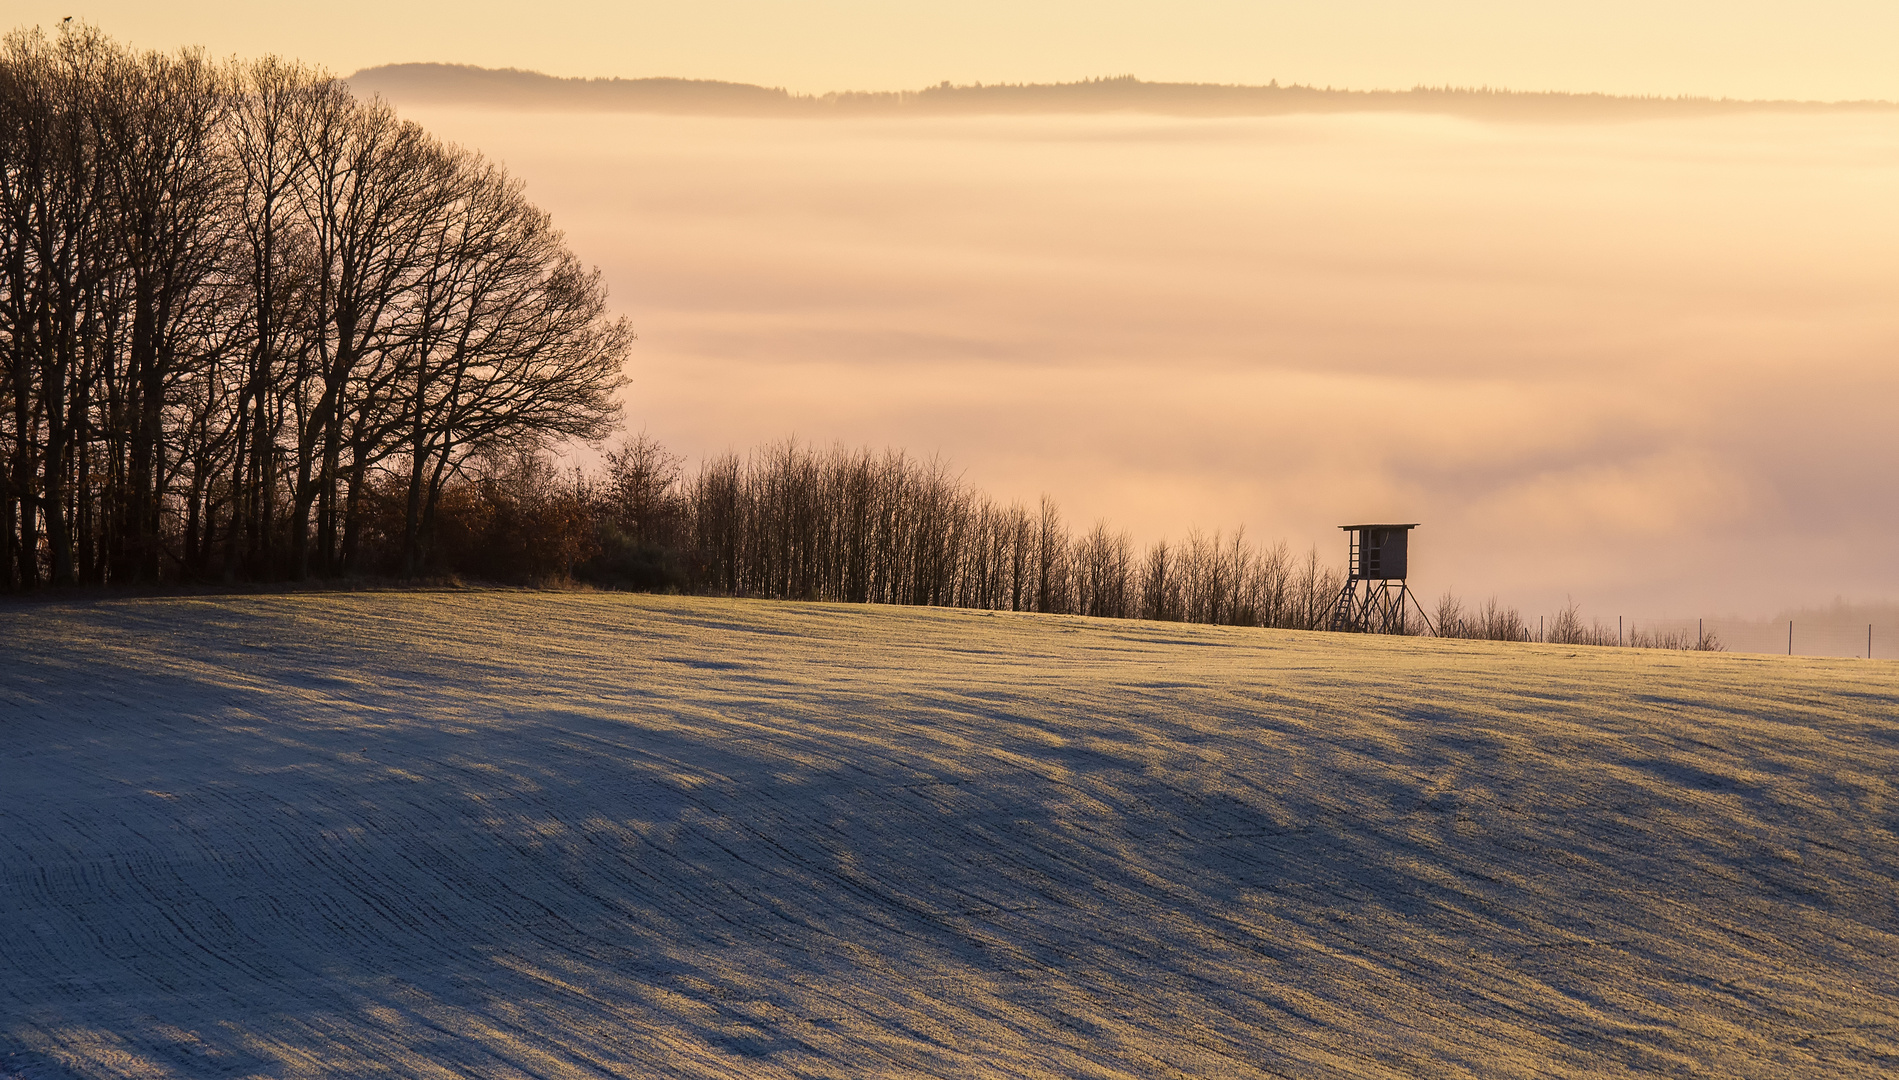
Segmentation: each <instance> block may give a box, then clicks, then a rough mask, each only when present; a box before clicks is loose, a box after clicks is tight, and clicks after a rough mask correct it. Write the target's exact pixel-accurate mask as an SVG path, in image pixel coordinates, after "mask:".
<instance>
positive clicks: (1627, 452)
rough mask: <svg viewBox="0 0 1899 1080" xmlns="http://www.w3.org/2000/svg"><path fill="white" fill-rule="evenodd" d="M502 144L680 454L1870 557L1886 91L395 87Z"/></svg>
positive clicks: (1613, 595)
mask: <svg viewBox="0 0 1899 1080" xmlns="http://www.w3.org/2000/svg"><path fill="white" fill-rule="evenodd" d="M404 113H405V115H408V116H410V117H412V118H414V119H416V120H419V121H420V122H421V123H423V124H424V125H425V126H426V127H428V128H429V129H430V130H432V131H434V132H435V133H437V134H439V135H441V136H443V137H445V138H448V139H452V140H454V141H458V142H461V143H464V144H467V145H470V146H473V147H477V148H479V149H481V150H483V151H485V152H487V153H488V154H489V155H491V156H493V157H497V158H500V159H502V160H504V161H505V162H506V163H507V165H508V167H509V168H510V169H511V170H512V171H513V172H514V173H515V174H517V175H519V176H522V177H524V178H526V180H527V182H528V185H529V191H530V194H531V196H532V197H533V198H534V199H535V200H536V201H537V202H538V203H539V204H540V205H542V206H543V207H545V208H547V209H549V210H551V211H552V212H553V213H554V215H555V217H556V220H557V221H558V222H559V224H560V225H561V226H562V227H563V228H564V229H565V230H566V232H567V234H568V236H569V238H570V240H571V242H572V244H573V246H574V247H575V249H576V250H577V251H579V253H580V254H581V255H582V257H583V258H585V259H586V260H588V261H590V262H595V263H598V264H599V265H600V266H601V267H602V268H603V269H604V270H605V271H606V273H607V275H608V279H609V281H610V283H611V286H612V289H613V293H614V296H615V298H616V300H617V303H618V304H619V306H620V307H621V309H622V310H624V311H625V312H627V313H628V314H629V315H630V316H631V318H632V320H633V322H634V323H635V325H636V326H637V328H638V330H639V333H640V338H641V340H640V342H639V344H638V345H637V347H636V357H635V361H634V366H633V368H632V371H631V375H632V376H633V379H634V382H633V385H632V387H631V389H630V392H629V394H628V397H627V402H628V418H629V421H630V426H631V427H632V428H634V429H638V428H640V427H641V426H644V427H645V428H646V429H647V430H648V431H649V432H651V433H652V434H654V435H655V436H657V437H658V438H659V439H660V440H661V441H663V442H664V443H666V444H667V445H668V446H670V447H673V448H674V449H676V450H679V451H681V452H684V453H686V454H687V455H689V457H690V458H691V459H692V460H694V461H696V460H697V459H698V458H699V457H700V456H702V455H705V454H709V453H716V452H720V451H723V450H726V449H728V448H735V449H741V450H742V449H745V448H748V447H751V446H753V445H756V444H759V443H763V442H767V441H770V440H773V439H777V438H781V437H783V436H786V435H791V434H796V435H797V436H798V437H800V438H802V439H806V440H812V441H816V442H820V443H829V442H832V441H840V440H841V441H843V442H846V443H851V444H871V445H874V446H885V445H890V446H901V447H905V448H907V449H909V450H910V451H912V452H914V453H917V454H920V455H928V454H931V453H940V454H942V455H944V456H946V457H947V458H949V459H951V460H952V461H953V462H954V463H955V464H956V465H957V466H958V467H959V468H960V469H961V470H962V471H963V473H964V475H965V476H966V478H967V479H968V480H969V481H970V482H971V483H973V484H975V485H977V486H980V487H982V488H984V489H986V490H988V491H990V492H991V493H993V494H995V495H998V496H1001V497H1004V498H1019V499H1023V500H1032V499H1034V498H1036V497H1037V496H1038V495H1039V494H1040V493H1042V492H1048V493H1050V494H1052V495H1053V496H1055V497H1056V498H1057V499H1058V500H1059V501H1060V503H1061V505H1062V507H1063V509H1064V510H1065V511H1066V513H1067V514H1068V516H1069V518H1070V520H1071V521H1073V522H1075V523H1076V524H1079V525H1088V524H1091V523H1092V522H1093V521H1094V520H1095V519H1097V518H1107V519H1109V520H1110V521H1111V522H1114V523H1116V524H1118V525H1121V526H1124V527H1126V528H1128V529H1129V530H1131V531H1132V532H1133V533H1134V534H1135V536H1136V538H1137V539H1141V540H1147V539H1152V538H1156V537H1159V536H1162V535H1176V536H1177V535H1180V534H1181V533H1184V532H1185V531H1186V530H1187V529H1188V528H1189V527H1192V526H1198V527H1200V528H1202V529H1205V530H1208V531H1211V530H1213V529H1216V528H1222V529H1231V528H1232V527H1233V526H1235V525H1241V524H1244V525H1245V526H1246V529H1247V532H1248V535H1249V536H1254V537H1259V538H1265V539H1272V538H1279V537H1284V538H1286V539H1288V540H1290V541H1291V542H1292V543H1293V544H1294V545H1295V546H1298V547H1301V548H1303V547H1304V546H1305V545H1308V544H1312V543H1318V544H1319V545H1320V549H1321V551H1322V553H1323V554H1325V555H1326V556H1328V557H1331V558H1334V559H1336V558H1338V557H1340V556H1342V553H1343V541H1342V539H1341V534H1340V533H1338V532H1337V531H1336V529H1335V528H1334V526H1336V525H1338V524H1340V523H1344V522H1354V521H1367V520H1372V521H1377V520H1399V521H1419V522H1422V523H1423V525H1424V527H1423V529H1422V530H1420V532H1419V533H1418V534H1416V538H1415V541H1414V543H1415V548H1414V552H1415V554H1414V556H1413V567H1414V573H1415V576H1414V578H1413V584H1414V585H1415V586H1417V587H1418V588H1419V589H1420V590H1421V591H1423V592H1424V593H1426V594H1428V595H1431V596H1434V595H1435V594H1436V593H1438V592H1440V591H1442V590H1443V589H1445V588H1453V589H1455V590H1457V591H1458V592H1459V593H1461V594H1464V595H1466V596H1467V597H1469V598H1477V597H1482V596H1487V595H1490V594H1493V593H1494V594H1497V595H1498V596H1500V597H1501V598H1502V599H1503V600H1504V601H1505V602H1507V603H1515V604H1521V605H1524V606H1525V607H1526V608H1527V609H1530V610H1549V609H1550V608H1551V607H1552V606H1554V605H1558V604H1561V603H1562V602H1563V600H1564V598H1565V596H1573V597H1574V598H1575V599H1576V600H1577V601H1578V602H1579V603H1581V604H1582V605H1583V607H1584V611H1585V612H1586V613H1593V614H1606V615H1607V616H1608V617H1609V618H1610V619H1611V620H1613V618H1614V615H1615V614H1616V613H1617V612H1627V613H1630V614H1639V615H1648V616H1659V615H1663V614H1675V615H1693V614H1696V613H1702V612H1705V613H1708V614H1715V613H1720V612H1751V613H1757V614H1760V615H1767V614H1770V613H1771V612H1772V611H1773V610H1775V609H1776V608H1779V607H1781V606H1787V605H1795V604H1801V603H1809V602H1824V601H1827V600H1829V599H1831V598H1832V597H1834V596H1836V595H1843V596H1845V597H1846V598H1847V599H1848V600H1854V601H1857V600H1870V599H1875V598H1879V597H1890V596H1892V595H1894V594H1895V593H1899V558H1895V555H1899V551H1896V550H1895V548H1896V545H1895V543H1894V539H1893V538H1894V536H1895V534H1896V533H1899V499H1895V498H1894V495H1895V482H1894V475H1895V465H1899V445H1896V443H1899V440H1896V439H1895V424H1894V408H1895V402H1896V401H1899V395H1896V394H1895V391H1899V295H1895V292H1896V289H1899V200H1895V199H1894V198H1893V193H1894V192H1895V191H1899V118H1895V117H1894V116H1893V115H1891V114H1885V115H1879V114H1865V115H1858V116H1852V115H1847V116H1791V115H1775V114H1772V113H1760V114H1747V115H1739V116H1729V117H1721V118H1710V119H1698V120H1687V121H1681V120H1674V121H1646V122H1638V123H1626V124H1571V125H1548V126H1538V125H1530V124H1522V125H1518V124H1492V123H1483V122H1476V121H1469V120H1459V119H1450V118H1436V117H1428V116H1425V117H1419V116H1407V117H1399V116H1385V115H1333V116H1292V117H1268V118H1240V119H1181V118H1166V117H1154V116H1139V115H1105V116H1103V115H1094V116H1085V115H1084V116H1059V117H1054V116H1051V117H1034V116H1031V117H1021V116H1016V117H968V116H963V117H937V118H921V117H881V118H861V119H855V120H851V119H844V120H829V119H825V120H812V119H780V120H759V119H733V118H716V117H694V116H648V115H623V114H609V115H603V114H599V113H588V114H563V113H541V112H537V113H527V112H520V113H515V112H500V111H484V110H479V109H471V108H461V107H453V108H451V107H442V106H430V107H426V108H408V109H405V110H404Z"/></svg>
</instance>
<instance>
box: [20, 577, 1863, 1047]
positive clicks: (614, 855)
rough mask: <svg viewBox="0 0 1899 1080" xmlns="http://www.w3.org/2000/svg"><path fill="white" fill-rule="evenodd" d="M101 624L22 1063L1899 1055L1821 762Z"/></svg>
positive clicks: (55, 680)
mask: <svg viewBox="0 0 1899 1080" xmlns="http://www.w3.org/2000/svg"><path fill="white" fill-rule="evenodd" d="M115 618H116V619H118V622H117V623H115V624H114V625H115V629H114V631H113V634H108V635H106V636H104V637H96V636H94V637H87V638H85V640H86V641H87V642H88V643H89V647H91V648H92V651H91V652H90V653H89V654H88V653H86V652H84V651H81V652H77V653H76V652H74V651H73V649H71V648H70V645H71V642H70V641H67V642H65V643H64V644H62V642H61V641H59V640H57V635H45V636H44V637H45V640H42V641H40V642H39V643H38V644H33V645H16V646H14V647H13V648H12V649H10V650H9V654H8V657H7V662H6V664H5V665H4V666H0V717H4V720H3V721H0V722H4V724H5V725H6V734H7V739H8V745H9V752H10V754H11V755H12V759H13V761H14V762H15V763H17V767H15V768H12V769H9V770H7V772H6V774H5V777H4V779H0V797H3V798H4V803H0V826H3V827H4V835H5V837H6V840H5V842H6V844H7V848H6V851H7V856H6V859H5V864H4V880H3V881H0V884H4V889H3V890H0V926H6V927H10V928H12V929H10V930H9V931H7V932H6V933H5V934H4V936H0V1001H4V1002H5V1008H4V1010H0V1015H3V1016H4V1019H5V1025H6V1026H5V1029H4V1036H5V1038H6V1040H7V1043H6V1044H5V1045H4V1052H6V1053H9V1054H11V1055H12V1056H11V1057H10V1058H0V1062H5V1063H7V1067H9V1068H12V1069H13V1070H14V1071H16V1072H20V1073H22V1074H23V1075H58V1074H60V1073H61V1072H63V1071H71V1072H73V1073H76V1074H80V1075H106V1074H109V1073H134V1074H144V1075H156V1076H168V1075H175V1076H225V1075H228V1076H239V1075H253V1074H263V1075H285V1076H290V1075H364V1074H368V1073H372V1072H373V1073H378V1074H384V1075H418V1076H419V1075H425V1074H430V1073H432V1072H434V1071H437V1070H441V1069H447V1070H450V1071H452V1072H455V1073H460V1074H465V1075H484V1076H489V1075H491V1076H511V1075H537V1076H555V1075H613V1076H622V1075H680V1076H716V1075H731V1076H771V1075H812V1076H820V1075H863V1074H866V1073H886V1074H926V1075H940V1076H962V1075H971V1074H973V1073H981V1072H983V1071H984V1070H989V1071H991V1072H993V1073H994V1074H995V1075H1060V1076H1090V1075H1102V1076H1107V1075H1174V1074H1178V1073H1182V1072H1184V1073H1187V1074H1190V1075H1278V1074H1296V1075H1313V1076H1318V1075H1335V1074H1338V1073H1357V1074H1361V1075H1386V1074H1406V1073H1418V1072H1429V1073H1431V1074H1433V1075H1458V1074H1460V1073H1468V1074H1474V1075H1516V1074H1530V1073H1541V1074H1544V1075H1552V1074H1553V1075H1565V1074H1574V1075H1602V1074H1605V1073H1607V1074H1613V1073H1616V1072H1620V1071H1629V1072H1640V1071H1659V1070H1673V1071H1685V1072H1694V1071H1697V1070H1704V1069H1706V1070H1711V1071H1713V1072H1716V1073H1721V1072H1726V1073H1728V1074H1730V1075H1745V1074H1748V1073H1749V1072H1750V1071H1752V1070H1755V1069H1758V1068H1759V1067H1760V1065H1761V1063H1762V1062H1771V1063H1774V1067H1775V1069H1777V1070H1779V1071H1781V1073H1782V1074H1784V1075H1797V1074H1800V1073H1802V1072H1806V1073H1810V1074H1813V1075H1825V1074H1831V1075H1851V1074H1852V1073H1854V1072H1861V1073H1865V1074H1868V1075H1872V1074H1875V1073H1877V1072H1879V1071H1881V1070H1884V1069H1887V1068H1890V1067H1892V1066H1894V1065H1895V1064H1899V1051H1896V1050H1895V1036H1896V1035H1899V1028H1895V1006H1894V1002H1895V1001H1899V983H1895V965H1894V960H1893V958H1894V956H1895V955H1896V954H1899V937H1896V936H1895V933H1894V931H1895V929H1896V928H1899V917H1896V916H1895V907H1894V899H1893V894H1892V891H1891V880H1892V872H1893V870H1894V868H1895V867H1899V859H1895V857H1894V852H1895V847H1894V840H1893V837H1892V831H1891V826H1892V824H1893V818H1892V815H1891V810H1890V809H1889V808H1888V806H1889V804H1885V803H1881V802H1879V801H1878V798H1877V796H1878V795H1879V792H1880V791H1882V790H1883V789H1880V788H1877V787H1876V786H1875V785H1874V781H1873V780H1872V779H1870V778H1866V777H1863V776H1862V774H1860V773H1858V772H1855V771H1853V769H1850V768H1847V767H1846V766H1847V764H1848V763H1846V762H1842V761H1840V760H1837V754H1838V751H1837V749H1828V748H1827V747H1825V746H1820V745H1818V744H1815V743H1812V742H1808V743H1801V744H1798V745H1795V744H1793V743H1789V744H1788V745H1787V746H1781V747H1778V748H1776V747H1775V746H1771V745H1761V746H1752V747H1750V746H1747V745H1744V743H1745V740H1744V739H1742V738H1741V737H1740V736H1739V735H1736V736H1735V737H1734V738H1731V739H1727V740H1725V741H1723V740H1719V739H1709V738H1708V737H1707V736H1708V731H1707V730H1706V729H1705V728H1698V729H1696V730H1697V732H1698V734H1696V735H1694V736H1693V737H1686V736H1684V737H1680V738H1676V737H1673V736H1669V737H1666V738H1661V737H1657V738H1650V739H1634V740H1630V739H1621V740H1614V741H1609V742H1604V743H1600V744H1588V743H1586V740H1584V737H1583V736H1582V735H1578V734H1577V733H1576V731H1575V730H1561V729H1559V727H1549V728H1537V727H1536V726H1535V725H1534V724H1531V725H1529V726H1527V727H1526V726H1525V723H1524V722H1522V721H1516V722H1515V726H1514V727H1513V726H1511V724H1510V723H1506V722H1505V721H1503V720H1500V719H1499V718H1498V717H1496V716H1487V717H1486V718H1485V719H1484V721H1483V723H1481V724H1479V723H1476V722H1474V721H1473V720H1472V717H1471V716H1470V715H1469V714H1468V713H1467V712H1466V711H1464V707H1463V706H1462V705H1459V704H1458V703H1457V700H1456V693H1455V692H1454V691H1453V690H1452V689H1450V688H1446V690H1445V692H1444V695H1443V697H1444V700H1445V702H1446V703H1445V704H1443V705H1442V706H1441V707H1435V708H1432V709H1420V708H1418V706H1417V704H1416V699H1417V695H1413V696H1412V697H1411V698H1407V699H1406V703H1404V704H1402V705H1394V704H1387V703H1382V702H1381V701H1380V700H1378V699H1376V698H1375V697H1358V698H1355V699H1354V698H1351V697H1350V696H1348V695H1338V696H1335V697H1331V698H1328V697H1325V696H1324V695H1322V694H1321V695H1317V696H1314V694H1311V693H1307V694H1305V695H1304V696H1301V693H1302V692H1295V691H1293V690H1287V691H1286V692H1285V693H1284V695H1283V696H1262V697H1258V698H1256V699H1254V700H1250V701H1246V700H1236V699H1233V698H1229V697H1221V696H1219V695H1208V694H1204V693H1199V692H1197V691H1195V690H1194V689H1193V688H1191V687H1185V688H1178V689H1170V690H1167V691H1165V692H1162V691H1159V690H1154V689H1152V688H1149V689H1148V690H1145V691H1139V690H1133V689H1126V688H1123V690H1121V691H1117V692H1116V693H1114V694H1110V695H1108V696H1106V697H1100V698H1090V697H1088V696H1087V694H1088V693H1089V692H1090V690H1089V688H1088V687H1087V686H1084V685H1081V684H1079V683H1077V684H1076V685H1074V686H1070V687H1067V688H1065V689H1064V688H1061V687H1057V688H1056V689H1055V690H1054V691H1051V690H1050V689H1049V688H1047V687H1040V686H1007V685H1003V686H996V685H992V684H989V683H986V682H985V681H984V680H983V679H962V677H960V676H958V675H957V674H956V673H954V672H949V673H945V674H944V675H942V676H941V677H940V678H936V679H933V680H930V681H927V682H926V681H925V680H922V679H913V680H906V681H903V682H901V683H893V684H890V685H881V684H875V681H874V679H872V678H871V676H868V675H864V676H861V677H859V678H858V680H857V681H856V682H843V683H839V684H837V685H832V686H828V687H821V688H814V689H812V690H810V691H809V692H797V691H787V690H784V689H782V687H784V686H785V685H787V684H790V685H799V684H800V683H799V680H798V679H797V678H795V677H792V676H790V675H786V674H785V673H782V672H779V673H775V674H774V675H773V679H772V681H773V685H774V686H777V687H780V689H772V690H769V691H768V690H765V689H761V686H762V685H763V684H762V683H760V682H755V681H748V676H747V671H748V670H749V669H748V668H747V666H746V665H745V664H743V663H740V662H736V661H735V662H733V663H732V664H730V665H728V666H726V667H717V666H703V667H700V668H697V669H693V674H691V675H690V679H695V680H701V681H700V682H697V683H690V684H687V683H682V682H679V681H677V680H676V679H675V681H673V682H670V683H667V684H663V685H658V686H654V685H647V684H643V683H639V682H638V680H632V681H631V682H630V683H629V681H628V680H625V679H620V680H619V681H617V682H616V681H615V678H614V677H613V673H612V672H605V671H596V670H588V669H586V668H585V667H584V666H575V664H577V663H578V661H576V662H575V663H574V664H567V665H565V666H559V665H557V666H556V667H557V670H550V671H541V672H534V671H530V672H529V673H528V674H526V675H523V674H522V673H521V672H520V671H519V670H512V669H509V668H507V666H506V664H505V663H504V662H503V660H501V659H497V658H494V657H493V656H491V655H487V654H484V655H483V656H482V657H478V658H475V659H469V658H466V657H460V656H435V655H427V654H423V653H419V652H416V651H413V650H409V651H405V650H402V649H388V648H381V647H376V646H375V642H377V641H378V640H379V639H378V638H377V637H376V635H377V633H378V632H379V631H378V630H377V628H376V627H374V626H366V627H364V628H362V629H361V630H360V633H359V635H358V636H357V637H356V638H353V639H352V640H351V641H349V642H345V643H339V642H337V641H334V640H328V639H317V638H313V637H310V636H308V635H307V634H306V633H302V632H299V631H297V630H296V629H295V628H294V627H292V628H290V629H286V628H285V626H284V624H283V622H282V620H281V619H272V618H264V617H261V616H260V617H258V618H257V619H256V620H254V623H247V622H246V621H245V620H244V619H243V618H242V617H241V616H239V615H233V614H232V613H230V612H226V611H220V612H216V613H215V617H211V616H209V615H207V616H206V617H205V618H204V619H203V620H200V621H195V622H193V621H187V622H186V623H185V624H184V625H182V626H180V625H178V624H177V623H176V622H175V621H167V622H163V623H162V624H155V625H153V626H151V627H146V628H141V627H139V626H137V625H136V624H134V625H131V626H130V627H127V626H126V625H125V623H126V621H127V620H125V619H124V618H123V616H122V615H115ZM69 630H70V632H71V633H72V634H74V635H87V634H93V635H97V634H99V633H101V632H102V631H101V630H100V627H99V626H98V625H97V624H96V621H94V622H88V620H87V617H86V615H85V613H84V612H83V611H81V612H80V613H79V614H78V615H76V616H75V617H74V618H73V619H72V621H71V626H70V627H69ZM392 633H393V631H392ZM114 635H118V636H114ZM141 650H143V651H141ZM154 657H156V658H157V659H158V661H159V662H156V663H154V662H153V658H154ZM669 678H670V677H669ZM866 680H869V681H868V682H867V681H866ZM959 680H960V681H959ZM807 682H808V683H809V684H810V685H812V686H813V687H818V682H817V676H815V675H814V676H812V677H811V679H809V680H807ZM1423 693H1424V696H1425V697H1427V698H1428V697H1429V696H1430V688H1428V687H1427V688H1425V690H1424V691H1423ZM1348 701H1350V704H1349V705H1348V704H1347V702H1348ZM1077 714H1080V715H1081V716H1082V717H1083V720H1084V721H1085V722H1084V723H1082V725H1081V727H1080V728H1076V727H1074V726H1073V724H1074V718H1075V715H1077ZM1569 719H1570V720H1571V721H1575V722H1577V723H1581V724H1582V726H1583V727H1587V725H1588V720H1589V718H1588V717H1587V716H1584V717H1581V718H1580V719H1579V718H1577V717H1570V718H1569ZM1707 722H1708V723H1714V722H1715V719H1714V718H1711V719H1708V720H1707ZM1749 737H1750V738H1751V737H1754V736H1749ZM1857 745H1860V746H1861V747H1862V749H1863V747H1864V746H1865V745H1867V744H1863V743H1862V744H1857ZM1737 746H1740V747H1741V749H1739V750H1737V749H1735V748H1736V747H1737ZM1828 754H1833V755H1835V757H1828V756H1827V755H1828ZM1859 764H1864V763H1863V762H1861V763H1859ZM1888 764H1889V762H1888Z"/></svg>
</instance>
